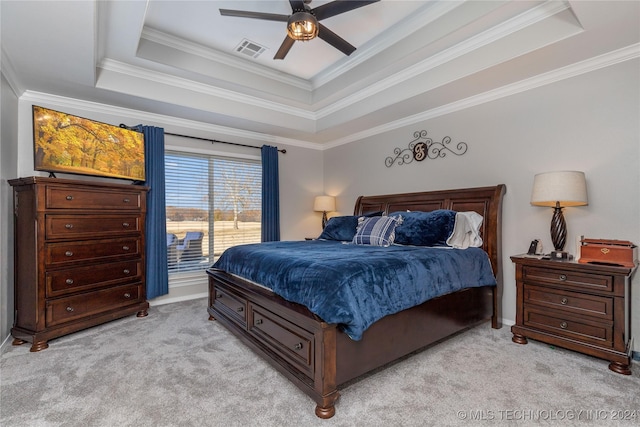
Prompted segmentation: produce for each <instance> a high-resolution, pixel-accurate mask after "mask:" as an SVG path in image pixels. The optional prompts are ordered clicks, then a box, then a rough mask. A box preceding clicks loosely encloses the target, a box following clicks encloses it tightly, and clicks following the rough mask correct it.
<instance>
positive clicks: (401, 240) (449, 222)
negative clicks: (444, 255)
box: [391, 209, 456, 246]
mask: <svg viewBox="0 0 640 427" xmlns="http://www.w3.org/2000/svg"><path fill="white" fill-rule="evenodd" d="M391 215H402V225H398V227H397V228H396V238H395V243H397V244H399V245H413V246H446V244H447V239H448V238H449V236H450V235H451V233H452V232H453V227H454V226H455V223H456V212H455V211H452V210H448V209H438V210H435V211H431V212H394V213H392V214H391Z"/></svg>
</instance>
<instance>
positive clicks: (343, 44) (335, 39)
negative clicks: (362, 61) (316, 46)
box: [318, 22, 356, 56]
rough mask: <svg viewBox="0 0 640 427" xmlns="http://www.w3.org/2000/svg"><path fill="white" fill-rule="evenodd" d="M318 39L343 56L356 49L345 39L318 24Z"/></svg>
mask: <svg viewBox="0 0 640 427" xmlns="http://www.w3.org/2000/svg"><path fill="white" fill-rule="evenodd" d="M318 28H319V29H318V37H320V38H321V39H322V40H324V41H326V42H327V43H329V44H330V45H331V46H333V47H335V48H336V49H338V50H339V51H341V52H342V53H344V54H345V55H347V56H349V55H351V54H352V53H353V51H354V50H356V48H355V47H354V46H352V45H351V44H349V42H347V41H346V40H345V39H343V38H342V37H340V36H339V35H337V34H336V33H334V32H333V31H331V30H330V29H328V28H327V27H325V26H324V25H322V24H321V23H319V22H318Z"/></svg>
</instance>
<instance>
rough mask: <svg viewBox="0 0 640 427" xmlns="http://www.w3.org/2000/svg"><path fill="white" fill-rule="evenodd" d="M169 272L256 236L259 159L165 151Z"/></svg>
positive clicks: (205, 263) (197, 266) (205, 262)
mask: <svg viewBox="0 0 640 427" xmlns="http://www.w3.org/2000/svg"><path fill="white" fill-rule="evenodd" d="M165 176H166V209H167V256H168V266H169V274H172V273H182V272H189V271H199V270H204V269H206V268H208V267H210V266H211V264H213V262H215V260H216V259H217V258H218V257H219V256H220V254H222V252H223V251H224V250H225V249H227V248H229V247H231V246H235V245H239V244H244V243H259V242H260V236H261V233H260V221H261V207H262V200H261V199H262V192H261V186H262V165H261V163H260V161H259V160H246V159H235V158H228V157H221V156H211V155H203V154H192V153H182V152H174V151H167V152H166V154H165Z"/></svg>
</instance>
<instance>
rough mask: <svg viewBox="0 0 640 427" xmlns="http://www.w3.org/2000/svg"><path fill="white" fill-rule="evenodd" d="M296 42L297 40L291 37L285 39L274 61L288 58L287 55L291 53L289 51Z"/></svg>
mask: <svg viewBox="0 0 640 427" xmlns="http://www.w3.org/2000/svg"><path fill="white" fill-rule="evenodd" d="M294 42H295V40H294V39H292V38H291V37H289V36H287V37H285V39H284V41H283V42H282V44H281V45H280V48H279V49H278V51H277V52H276V56H274V57H273V59H284V57H285V56H287V53H289V49H291V46H293V43H294Z"/></svg>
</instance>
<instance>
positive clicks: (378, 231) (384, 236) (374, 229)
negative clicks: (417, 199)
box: [352, 216, 402, 246]
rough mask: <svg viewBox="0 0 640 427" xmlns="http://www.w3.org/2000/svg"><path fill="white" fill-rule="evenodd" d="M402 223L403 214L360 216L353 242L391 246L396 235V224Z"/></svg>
mask: <svg viewBox="0 0 640 427" xmlns="http://www.w3.org/2000/svg"><path fill="white" fill-rule="evenodd" d="M401 223H402V217H401V216H397V217H393V216H376V217H371V218H366V217H360V218H358V229H357V231H356V235H355V236H354V237H353V240H352V242H353V243H355V244H356V245H371V246H390V245H392V244H393V241H394V239H395V237H396V233H395V231H396V226H397V225H398V224H401Z"/></svg>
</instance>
